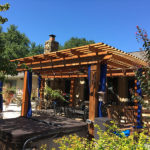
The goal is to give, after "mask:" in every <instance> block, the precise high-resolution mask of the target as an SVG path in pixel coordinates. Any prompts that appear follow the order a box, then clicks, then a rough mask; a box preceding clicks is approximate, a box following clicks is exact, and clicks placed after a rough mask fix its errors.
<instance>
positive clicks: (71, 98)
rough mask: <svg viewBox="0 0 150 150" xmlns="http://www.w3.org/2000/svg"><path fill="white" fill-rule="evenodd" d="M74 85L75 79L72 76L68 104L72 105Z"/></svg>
mask: <svg viewBox="0 0 150 150" xmlns="http://www.w3.org/2000/svg"><path fill="white" fill-rule="evenodd" d="M74 85H75V79H74V78H72V79H71V84H70V102H71V104H70V106H73V105H74V87H75V86H74Z"/></svg>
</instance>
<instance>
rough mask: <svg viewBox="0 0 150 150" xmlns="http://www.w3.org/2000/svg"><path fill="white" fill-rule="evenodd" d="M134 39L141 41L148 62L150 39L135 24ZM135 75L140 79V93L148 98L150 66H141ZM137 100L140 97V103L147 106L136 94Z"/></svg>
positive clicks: (149, 95)
mask: <svg viewBox="0 0 150 150" xmlns="http://www.w3.org/2000/svg"><path fill="white" fill-rule="evenodd" d="M136 39H137V40H138V42H142V46H143V49H142V50H144V51H145V59H146V60H147V62H148V63H150V39H149V38H148V34H147V32H146V31H145V30H144V29H141V28H140V27H139V26H137V32H136ZM136 77H137V79H138V80H139V81H140V86H141V89H142V95H145V96H146V97H147V98H148V99H149V98H150V67H147V68H141V67H139V69H138V70H137V71H136ZM138 97H139V98H137V99H139V100H141V99H142V103H143V104H144V105H145V106H147V107H149V104H146V103H145V101H143V97H140V96H139V95H138Z"/></svg>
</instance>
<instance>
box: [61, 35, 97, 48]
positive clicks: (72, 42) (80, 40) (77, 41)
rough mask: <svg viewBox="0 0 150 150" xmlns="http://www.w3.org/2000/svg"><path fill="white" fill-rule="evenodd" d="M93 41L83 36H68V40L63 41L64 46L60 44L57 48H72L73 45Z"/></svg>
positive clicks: (86, 43)
mask: <svg viewBox="0 0 150 150" xmlns="http://www.w3.org/2000/svg"><path fill="white" fill-rule="evenodd" d="M93 43H95V42H94V41H93V40H89V41H88V40H86V39H85V38H77V37H72V38H70V40H68V41H66V42H65V43H64V46H62V45H60V46H59V49H67V48H73V47H78V46H83V45H88V44H93Z"/></svg>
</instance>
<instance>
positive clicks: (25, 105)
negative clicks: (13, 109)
mask: <svg viewBox="0 0 150 150" xmlns="http://www.w3.org/2000/svg"><path fill="white" fill-rule="evenodd" d="M27 75H28V72H27V71H25V74H24V85H23V98H22V110H21V116H26V115H27V111H28V84H27Z"/></svg>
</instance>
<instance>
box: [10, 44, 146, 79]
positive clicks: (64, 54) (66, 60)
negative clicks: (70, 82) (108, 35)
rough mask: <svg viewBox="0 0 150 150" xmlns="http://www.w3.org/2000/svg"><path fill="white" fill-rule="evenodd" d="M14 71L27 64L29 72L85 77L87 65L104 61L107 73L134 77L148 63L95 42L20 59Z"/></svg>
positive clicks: (47, 75)
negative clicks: (135, 71)
mask: <svg viewBox="0 0 150 150" xmlns="http://www.w3.org/2000/svg"><path fill="white" fill-rule="evenodd" d="M11 61H12V62H14V61H18V68H17V71H25V70H27V69H25V68H23V67H22V64H26V66H28V67H29V68H32V72H35V73H37V74H40V75H41V76H42V78H73V77H87V76H88V65H93V64H97V63H101V62H102V63H107V76H134V70H135V69H136V68H138V67H147V66H148V63H147V62H145V61H144V60H142V59H139V58H137V57H135V56H132V55H131V54H128V53H125V52H123V51H121V50H119V49H116V48H115V47H112V46H109V45H107V44H104V43H96V44H90V45H85V46H81V47H75V48H71V49H65V50H60V51H57V52H50V53H48V54H40V55H35V56H30V57H25V58H20V59H15V60H11Z"/></svg>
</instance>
